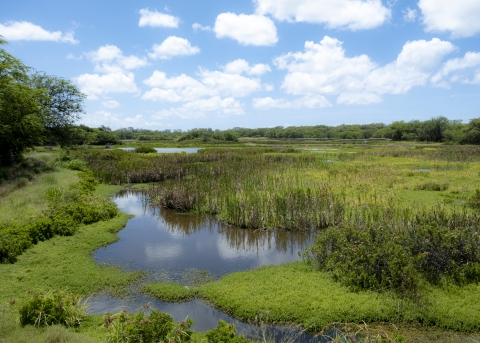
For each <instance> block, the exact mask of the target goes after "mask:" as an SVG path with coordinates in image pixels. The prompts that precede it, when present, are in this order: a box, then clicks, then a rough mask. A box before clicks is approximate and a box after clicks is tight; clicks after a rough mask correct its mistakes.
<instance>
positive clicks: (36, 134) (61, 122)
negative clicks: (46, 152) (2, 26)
mask: <svg viewBox="0 0 480 343" xmlns="http://www.w3.org/2000/svg"><path fill="white" fill-rule="evenodd" d="M2 44H6V42H5V41H4V40H2V39H1V38H0V45H2ZM84 97H85V95H84V94H82V93H81V92H80V91H79V90H78V89H77V88H76V87H75V86H74V85H73V84H72V83H71V82H70V81H68V80H65V79H62V78H58V77H54V76H48V75H45V74H39V73H34V74H31V68H29V67H27V66H25V65H24V64H23V63H22V62H21V61H20V60H18V59H16V58H15V57H14V56H12V55H11V54H9V53H8V52H6V51H5V50H4V49H0V156H2V157H3V158H5V157H6V156H10V155H13V156H15V157H16V158H17V160H20V159H21V158H22V152H23V151H25V149H26V148H28V147H32V146H34V145H39V144H43V143H44V142H50V143H55V144H60V145H63V146H65V145H70V144H71V143H72V142H71V136H72V130H73V126H72V125H73V123H74V121H75V120H76V119H77V118H78V115H79V114H80V113H82V112H83V108H82V101H83V99H84ZM3 163H5V161H3Z"/></svg>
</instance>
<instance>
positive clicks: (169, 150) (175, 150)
mask: <svg viewBox="0 0 480 343" xmlns="http://www.w3.org/2000/svg"><path fill="white" fill-rule="evenodd" d="M118 149H119V150H125V151H135V148H118ZM154 149H155V150H156V151H157V153H159V154H174V153H178V152H185V153H187V154H196V153H198V151H199V150H201V148H154ZM105 150H112V149H105Z"/></svg>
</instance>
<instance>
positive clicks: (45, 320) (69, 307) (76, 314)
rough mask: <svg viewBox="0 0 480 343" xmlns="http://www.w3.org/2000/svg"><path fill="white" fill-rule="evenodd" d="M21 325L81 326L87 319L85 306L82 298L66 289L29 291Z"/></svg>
mask: <svg viewBox="0 0 480 343" xmlns="http://www.w3.org/2000/svg"><path fill="white" fill-rule="evenodd" d="M19 314H20V318H19V319H20V324H21V325H35V326H38V327H40V326H50V325H55V324H59V325H65V326H67V327H75V326H79V325H80V324H81V323H82V322H83V321H84V320H85V317H86V315H85V312H84V306H83V304H81V302H80V299H79V298H78V297H77V296H76V295H74V294H70V293H67V292H64V291H59V290H55V291H41V290H38V291H36V290H34V291H29V292H28V293H27V295H26V297H25V299H24V300H23V303H22V304H21V307H20V310H19Z"/></svg>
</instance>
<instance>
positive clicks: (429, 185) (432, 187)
mask: <svg viewBox="0 0 480 343" xmlns="http://www.w3.org/2000/svg"><path fill="white" fill-rule="evenodd" d="M448 186H449V185H448V183H439V182H433V181H431V182H425V183H422V184H420V185H416V186H415V190H416V191H437V192H438V191H446V190H447V189H448Z"/></svg>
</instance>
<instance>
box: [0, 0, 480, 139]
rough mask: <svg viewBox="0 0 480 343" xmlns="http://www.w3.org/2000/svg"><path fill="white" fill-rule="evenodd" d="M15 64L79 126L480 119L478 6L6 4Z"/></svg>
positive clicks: (445, 0) (461, 0) (328, 0)
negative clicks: (63, 100) (61, 98)
mask: <svg viewBox="0 0 480 343" xmlns="http://www.w3.org/2000/svg"><path fill="white" fill-rule="evenodd" d="M0 9H1V10H0V35H2V36H3V37H4V38H5V39H6V40H7V41H8V42H9V44H8V45H7V46H6V47H5V49H6V50H7V51H8V52H10V53H11V54H13V55H14V56H16V57H17V58H19V59H21V60H22V61H23V63H25V64H26V65H28V66H31V67H34V68H35V69H37V70H40V71H44V72H46V73H47V74H50V75H56V76H61V77H64V78H67V79H71V80H72V81H73V82H74V83H75V84H76V85H77V86H78V87H79V88H80V89H81V90H82V91H83V92H84V93H86V94H87V95H88V98H87V100H86V101H85V110H86V114H85V115H84V116H83V117H82V120H81V123H84V124H87V125H89V126H92V127H98V126H100V125H105V126H109V127H111V128H113V129H116V128H121V127H130V126H131V127H136V128H148V129H158V130H164V129H182V130H187V129H191V128H195V127H211V128H213V129H228V128H232V127H236V126H240V127H252V128H254V127H273V126H299V125H321V124H323V125H339V124H354V123H375V122H383V123H386V124H388V123H390V122H392V121H396V120H405V121H410V120H414V119H418V120H426V119H430V118H432V117H436V116H446V117H447V118H449V119H460V120H463V121H464V122H468V120H470V119H471V118H476V117H480V111H479V108H480V20H479V18H480V1H479V0H457V1H451V0H416V1H414V0H389V1H385V0H384V1H381V0H230V1H228V0H203V1H199V0H176V1H147V0H145V1H143V0H142V1H115V2H113V1H101V0H100V1H91V0H82V1H78V0H77V1H71V0H42V1H37V0H35V1H34V0H30V1H22V0H19V1H9V2H4V3H3V4H2V5H1V8H0Z"/></svg>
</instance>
